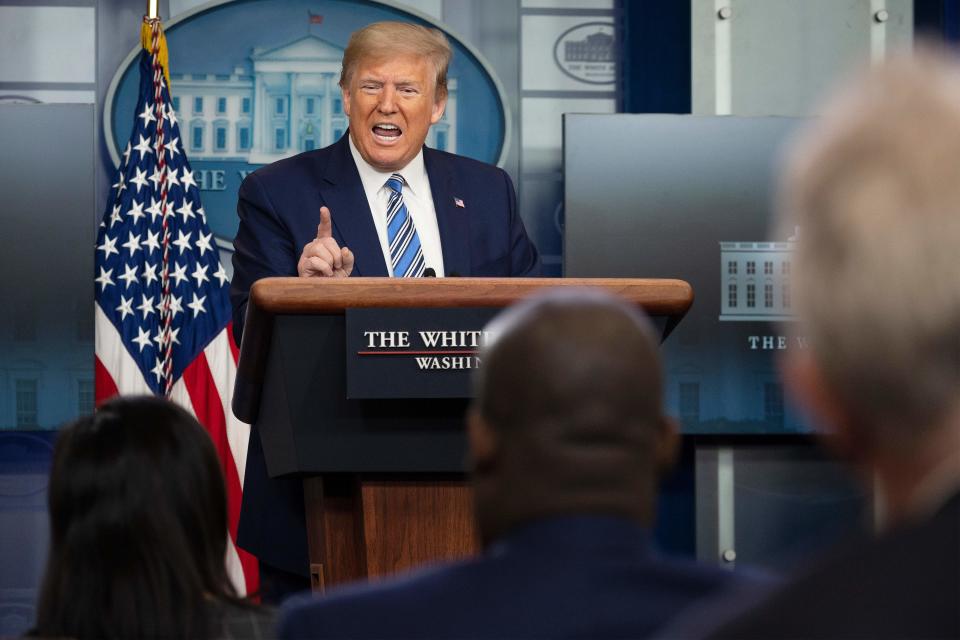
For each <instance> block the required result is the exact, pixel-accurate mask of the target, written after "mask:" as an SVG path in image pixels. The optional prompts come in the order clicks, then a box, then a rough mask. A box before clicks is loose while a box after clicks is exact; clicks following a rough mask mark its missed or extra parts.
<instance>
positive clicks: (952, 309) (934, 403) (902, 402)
mask: <svg viewBox="0 0 960 640" xmlns="http://www.w3.org/2000/svg"><path fill="white" fill-rule="evenodd" d="M781 212H782V223H783V224H784V225H785V228H788V229H790V230H791V231H792V230H793V229H794V228H795V226H798V227H799V239H798V243H797V252H796V256H795V269H794V277H793V286H794V288H795V300H796V305H795V306H796V309H797V311H798V316H799V319H800V320H801V323H800V325H799V327H798V330H799V331H801V332H803V333H805V334H806V335H807V337H808V338H809V344H810V348H811V349H812V350H813V352H812V355H813V357H814V358H815V360H816V362H817V364H818V365H819V367H820V369H821V370H822V373H823V375H824V377H825V380H826V381H827V383H828V384H829V385H830V386H831V389H832V390H833V391H834V393H836V394H837V397H838V398H839V399H840V400H841V401H842V402H843V403H844V404H845V406H846V407H847V408H848V409H849V410H851V411H853V412H855V415H856V416H857V418H858V419H861V420H863V421H864V422H865V423H867V424H869V425H870V426H871V427H872V428H873V429H874V430H875V431H876V432H877V436H878V438H882V440H881V441H883V442H886V443H888V444H903V443H907V442H909V441H910V440H911V439H913V438H915V436H916V435H918V433H919V432H920V431H923V430H925V429H929V428H933V427H935V426H937V425H939V424H940V423H942V422H943V421H944V420H945V419H946V418H948V416H949V415H950V414H951V412H953V411H955V410H956V409H957V406H958V401H960V258H958V256H960V66H958V64H957V62H956V61H955V60H952V59H951V58H950V57H949V56H948V55H946V54H944V53H940V52H937V51H934V50H932V49H930V48H923V47H921V48H920V49H918V51H916V52H915V53H914V54H913V55H907V54H903V55H900V56H895V57H894V58H892V59H891V60H889V61H888V62H887V63H886V64H884V65H882V66H881V67H878V68H875V69H873V70H871V71H870V72H868V73H866V74H864V75H863V76H862V77H861V78H860V79H858V80H857V81H855V82H854V83H852V86H851V87H850V88H849V89H848V90H847V91H845V92H843V93H842V94H841V95H840V96H839V97H837V98H836V99H835V100H834V101H833V102H832V103H831V104H830V105H829V106H828V108H827V109H826V110H825V116H824V117H823V118H822V119H820V120H819V121H817V122H816V123H814V124H813V125H812V129H811V130H810V131H808V132H807V135H806V136H805V137H803V138H802V139H801V140H800V142H799V143H798V144H797V145H796V146H795V147H794V149H793V153H792V155H791V158H790V162H789V165H788V171H787V173H786V178H785V182H784V189H783V190H782V201H781Z"/></svg>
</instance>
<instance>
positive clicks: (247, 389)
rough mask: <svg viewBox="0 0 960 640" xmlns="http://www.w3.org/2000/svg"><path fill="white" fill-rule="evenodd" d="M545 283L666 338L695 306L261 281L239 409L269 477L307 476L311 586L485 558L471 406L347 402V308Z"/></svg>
mask: <svg viewBox="0 0 960 640" xmlns="http://www.w3.org/2000/svg"><path fill="white" fill-rule="evenodd" d="M545 287H593V288H601V289H604V290H607V291H609V292H611V293H614V294H616V295H619V296H621V297H622V298H624V299H626V300H628V301H630V302H632V303H635V304H637V305H639V306H641V307H642V308H644V309H645V310H646V312H647V313H648V314H649V315H651V316H652V317H653V318H654V319H655V320H657V319H659V320H661V321H662V326H664V335H666V333H669V331H670V330H672V328H673V327H674V326H675V325H676V323H677V322H679V320H680V319H681V318H682V317H683V315H684V314H685V313H686V311H687V309H689V308H690V305H691V304H692V302H693V292H692V290H691V288H690V285H689V284H687V283H686V282H684V281H681V280H648V279H593V278H591V279H572V278H568V279H548V278H437V279H433V278H417V279H415V278H407V279H404V278H345V279H301V278H267V279H264V280H260V281H258V282H256V283H255V284H254V285H253V288H252V289H251V292H250V302H249V306H248V309H247V318H246V326H245V329H244V335H243V344H242V347H241V353H240V362H239V365H238V371H237V381H236V389H235V392H234V400H233V408H234V413H235V414H236V415H237V417H239V418H240V419H242V420H244V421H245V422H249V423H251V424H253V425H255V427H256V430H257V432H259V436H260V438H261V440H262V443H263V449H264V454H265V455H266V461H267V469H268V470H269V473H270V475H271V476H272V477H277V476H282V475H291V474H292V475H297V476H300V477H302V478H303V483H304V500H305V505H304V506H305V509H306V515H307V532H306V535H307V539H308V549H309V556H310V564H311V566H310V575H311V579H312V582H313V586H314V589H317V590H322V589H323V588H324V587H325V585H332V584H336V583H340V582H344V581H349V580H355V579H363V578H373V577H377V576H383V575H387V574H390V573H393V572H396V571H398V570H401V569H406V568H410V567H413V566H416V565H420V564H424V563H428V562H430V561H437V560H446V559H451V558H456V557H461V556H465V555H469V554H471V553H474V552H475V551H477V549H478V541H477V537H476V533H475V531H474V526H473V518H472V503H471V493H470V489H469V487H468V485H467V484H466V481H465V478H464V475H463V468H464V467H463V464H464V456H465V453H466V450H465V438H464V435H463V429H462V419H463V415H464V411H465V409H466V406H467V400H466V399H429V400H428V399H404V400H396V399H389V400H350V399H348V398H347V394H346V391H345V388H346V387H345V371H344V369H345V362H346V344H345V337H344V333H345V321H344V316H345V313H346V310H347V309H351V308H385V309H387V308H429V309H438V308H458V307H460V308H463V307H467V308H489V307H492V308H501V307H506V306H508V305H510V304H511V303H513V302H515V301H517V300H520V299H521V298H524V297H526V296H528V295H529V294H531V293H533V292H534V291H536V290H538V289H541V288H545ZM518 490H522V487H521V488H518Z"/></svg>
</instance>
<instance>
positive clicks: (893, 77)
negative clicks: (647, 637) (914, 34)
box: [715, 50, 960, 638]
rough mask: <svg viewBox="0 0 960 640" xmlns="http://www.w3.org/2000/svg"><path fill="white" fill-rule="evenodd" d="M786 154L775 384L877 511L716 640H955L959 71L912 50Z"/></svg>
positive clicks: (959, 486) (876, 73)
mask: <svg viewBox="0 0 960 640" xmlns="http://www.w3.org/2000/svg"><path fill="white" fill-rule="evenodd" d="M825 113H826V115H825V116H824V117H823V118H822V119H821V120H820V121H818V122H816V123H815V124H814V125H813V126H812V128H811V130H810V131H809V132H807V134H806V136H805V137H803V138H802V139H801V140H800V142H799V144H798V145H797V146H796V147H795V149H794V150H793V154H792V156H791V162H790V168H789V171H788V173H787V175H786V180H785V184H784V190H783V202H782V208H781V209H782V215H783V222H784V224H785V225H786V226H787V228H789V229H793V228H794V227H795V226H799V228H800V241H799V243H798V249H797V253H796V255H795V259H794V286H795V296H794V299H795V300H796V311H797V313H798V323H797V328H796V330H797V331H799V332H801V333H803V334H805V335H806V336H807V338H808V342H809V344H810V345H811V346H810V348H809V349H807V350H803V351H793V352H791V353H790V355H789V357H788V359H787V361H786V362H785V366H784V374H785V381H786V383H787V386H788V388H789V389H790V390H791V391H792V392H793V395H794V396H795V397H796V398H797V400H798V401H799V402H800V404H802V405H803V406H804V407H806V408H807V410H808V412H809V414H810V416H811V418H812V419H813V421H814V423H815V425H816V427H817V428H818V429H819V430H820V431H821V435H822V436H823V440H824V443H825V445H826V446H827V448H828V449H829V450H830V451H831V452H832V453H833V454H834V455H836V456H837V457H839V458H840V459H841V460H842V461H844V462H845V463H846V464H847V465H848V466H850V467H851V468H852V469H853V470H854V471H856V472H857V473H858V474H859V475H860V477H861V478H862V479H863V481H864V483H865V485H866V486H867V487H871V488H872V489H873V491H874V492H875V494H876V501H875V502H876V504H877V505H878V513H877V516H878V517H877V519H878V522H879V527H878V528H879V530H880V535H879V536H878V537H877V538H876V539H875V540H861V541H857V542H856V543H854V544H851V545H849V546H848V547H845V548H842V549H838V550H837V551H836V553H835V555H834V556H833V557H832V558H830V559H827V560H825V561H824V562H823V563H822V564H821V565H820V566H819V567H818V568H817V569H815V570H813V571H811V572H810V573H808V574H807V575H805V576H803V577H801V578H799V579H798V580H797V581H796V582H795V583H794V584H793V585H791V586H789V587H787V588H786V589H785V590H784V591H782V592H781V593H778V594H776V595H775V596H774V597H773V598H771V599H770V600H769V601H768V602H767V603H765V604H764V605H762V606H761V607H760V608H759V609H757V610H755V611H754V612H753V613H751V614H748V615H747V616H746V617H745V618H743V619H741V620H738V621H735V622H733V623H731V624H729V625H728V626H727V627H725V628H724V629H722V630H721V631H720V632H718V633H717V634H716V636H715V637H721V638H770V637H779V638H787V637H796V638H801V637H802V638H821V637H835V638H855V637H856V638H908V637H909V638H958V637H960V265H958V247H960V172H958V167H960V65H958V63H957V60H956V57H955V54H952V55H948V54H940V53H936V52H931V51H925V50H921V51H920V52H918V53H915V54H914V55H912V56H910V57H907V56H903V57H898V58H896V59H893V60H891V61H890V62H888V63H887V64H885V65H884V66H883V67H880V68H877V69H874V70H872V71H870V72H869V73H868V74H866V75H864V76H863V77H861V78H859V79H858V80H857V81H856V82H854V83H853V84H852V85H851V86H850V88H849V89H848V90H847V91H846V92H845V93H843V94H842V95H840V96H838V97H836V98H835V99H834V101H833V102H832V103H831V104H830V106H829V107H828V108H827V110H826V112H825Z"/></svg>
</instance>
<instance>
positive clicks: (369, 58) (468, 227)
mask: <svg viewBox="0 0 960 640" xmlns="http://www.w3.org/2000/svg"><path fill="white" fill-rule="evenodd" d="M451 55H452V50H451V48H450V45H449V43H448V42H447V40H446V38H445V37H444V36H443V34H441V33H440V32H439V31H437V30H435V29H427V28H425V27H421V26H418V25H414V24H408V23H402V22H379V23H375V24H371V25H369V26H367V27H365V28H363V29H361V30H359V31H356V32H355V33H353V35H351V37H350V41H349V43H348V44H347V48H346V50H345V52H344V56H343V69H342V71H341V75H340V88H341V91H342V93H343V109H344V112H345V113H346V114H347V116H348V118H349V121H350V127H349V131H348V133H347V135H344V136H343V137H342V138H341V139H340V140H339V141H337V142H336V143H334V144H333V145H331V146H329V147H326V148H324V149H319V150H316V151H309V152H306V153H302V154H299V155H297V156H294V157H292V158H287V159H284V160H280V161H278V162H275V163H273V164H270V165H268V166H265V167H263V168H261V169H259V170H257V171H255V172H254V173H252V174H250V175H249V176H247V178H246V179H245V180H244V181H243V184H242V185H241V186H240V193H239V200H238V202H237V213H238V215H239V217H240V227H239V229H238V231H237V237H236V239H235V240H234V247H235V251H236V252H235V253H234V257H233V269H234V275H233V281H232V283H231V289H230V298H231V301H232V303H233V328H234V335H235V337H236V338H237V342H238V344H239V342H240V337H241V334H242V332H243V322H244V316H245V314H246V309H247V300H248V296H249V291H250V287H251V285H252V284H253V283H254V282H255V281H256V280H259V279H260V278H265V277H270V276H297V275H299V276H300V277H347V276H382V277H386V276H394V277H422V276H430V275H436V276H444V275H446V276H538V275H540V258H539V255H538V253H537V250H536V248H535V247H534V245H533V243H532V242H531V241H530V239H529V238H528V237H527V233H526V230H525V229H524V226H523V221H522V220H521V219H520V216H519V215H518V213H517V208H516V193H515V192H514V188H513V183H512V182H511V181H510V177H509V176H508V175H507V174H506V172H504V171H503V170H502V169H499V168H497V167H494V166H491V165H487V164H484V163H482V162H478V161H476V160H471V159H469V158H464V157H461V156H456V155H453V154H450V153H445V152H442V151H437V150H434V149H429V148H427V147H425V146H424V141H425V140H426V137H427V132H428V131H429V129H430V126H431V125H433V124H435V123H436V122H438V121H439V120H440V118H441V117H442V116H443V111H444V108H445V106H446V101H447V67H448V66H449V63H450V57H451ZM304 532H305V528H304V515H303V494H302V486H301V484H300V480H299V479H297V478H287V479H273V480H271V479H269V478H268V476H267V469H266V464H265V461H264V458H263V450H262V447H261V444H260V438H259V434H257V433H256V431H254V432H253V433H252V434H251V438H250V449H249V453H248V456H247V467H246V475H245V481H244V494H243V506H242V509H241V516H240V530H239V534H238V544H239V545H240V546H241V547H242V548H244V549H246V550H247V551H249V552H251V553H253V554H254V555H256V556H257V557H258V558H259V559H260V565H261V573H262V579H263V589H264V592H265V594H264V595H265V597H266V598H267V599H268V600H269V599H271V595H272V593H271V591H273V590H274V588H275V589H276V591H277V592H278V593H277V595H281V593H280V592H285V591H289V590H292V589H295V588H297V587H302V588H307V587H308V586H309V584H308V582H307V581H306V576H307V571H308V559H307V544H306V536H305V533H304ZM264 565H267V566H266V567H264ZM275 569H279V570H280V572H275V571H274V570H275ZM296 576H302V577H303V581H302V582H301V581H299V580H297V578H296ZM285 578H289V581H288V582H287V584H288V585H289V586H288V587H284V586H283V585H284V581H285ZM271 583H273V586H271Z"/></svg>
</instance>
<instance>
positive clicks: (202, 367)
mask: <svg viewBox="0 0 960 640" xmlns="http://www.w3.org/2000/svg"><path fill="white" fill-rule="evenodd" d="M183 382H184V384H185V385H186V388H187V393H189V394H190V402H191V403H192V404H193V408H194V412H195V413H196V414H197V419H198V420H199V421H200V422H201V423H202V424H203V425H204V426H205V427H206V428H207V431H208V432H209V433H210V438H211V439H212V440H213V444H214V447H215V448H216V450H217V456H218V457H219V458H220V463H221V465H222V466H223V475H224V482H225V483H226V486H227V524H228V528H229V529H230V538H231V540H233V543H234V545H236V542H237V525H238V524H239V522H240V503H241V499H242V495H243V494H242V490H241V488H240V477H239V475H238V474H237V467H236V465H235V464H234V461H233V454H232V453H231V451H230V442H229V440H228V439H227V421H226V418H225V417H224V415H223V405H222V404H221V400H220V394H219V392H218V391H217V386H216V384H214V381H213V376H212V374H211V372H210V367H209V365H208V364H207V358H206V355H204V354H203V353H202V352H201V353H200V355H198V356H197V357H196V359H194V361H193V362H191V363H190V365H189V366H188V367H187V368H186V369H185V370H184V372H183ZM237 553H238V555H239V556H240V564H241V566H242V567H243V576H244V581H245V582H246V585H247V593H249V594H253V593H255V592H256V590H257V582H258V575H257V574H258V567H257V560H256V558H254V557H253V556H251V555H250V554H249V553H247V552H246V551H244V550H242V549H240V548H239V547H237Z"/></svg>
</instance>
